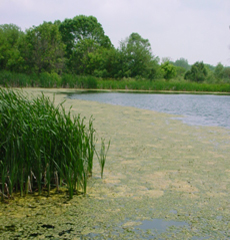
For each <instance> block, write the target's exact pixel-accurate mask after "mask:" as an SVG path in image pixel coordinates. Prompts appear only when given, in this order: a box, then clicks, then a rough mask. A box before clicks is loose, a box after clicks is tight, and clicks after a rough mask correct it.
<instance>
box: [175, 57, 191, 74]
mask: <svg viewBox="0 0 230 240" xmlns="http://www.w3.org/2000/svg"><path fill="white" fill-rule="evenodd" d="M174 66H176V67H182V68H185V69H186V70H187V71H188V70H190V68H191V66H190V65H189V64H188V60H187V59H184V58H180V59H178V60H176V61H175V62H174Z"/></svg>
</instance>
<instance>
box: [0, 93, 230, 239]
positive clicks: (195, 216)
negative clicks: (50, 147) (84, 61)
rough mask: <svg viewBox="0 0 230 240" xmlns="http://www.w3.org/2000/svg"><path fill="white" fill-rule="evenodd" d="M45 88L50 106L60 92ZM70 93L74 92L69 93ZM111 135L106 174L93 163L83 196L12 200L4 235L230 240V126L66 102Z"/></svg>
mask: <svg viewBox="0 0 230 240" xmlns="http://www.w3.org/2000/svg"><path fill="white" fill-rule="evenodd" d="M26 91H27V92H28V93H33V94H34V95H35V96H36V95H37V94H40V93H41V91H43V92H44V94H45V96H49V97H51V98H52V96H53V93H54V92H56V93H58V92H59V94H56V97H55V104H58V103H60V102H62V101H63V100H64V99H65V97H66V95H65V94H64V93H63V89H62V90H57V89H56V90H50V89H48V90H46V89H42V90H41V89H26ZM66 92H71V90H66ZM71 105H72V109H71V114H73V115H77V114H79V113H80V114H81V116H85V117H86V119H87V120H88V119H90V117H91V115H93V117H94V119H95V120H94V128H95V129H96V137H103V138H105V139H111V145H110V149H109V152H108V156H107V160H106V163H105V169H104V177H103V179H101V178H100V174H101V171H100V165H99V163H98V162H97V161H94V167H93V175H92V178H90V179H89V182H88V190H87V194H86V196H85V197H84V196H82V195H79V196H73V199H72V200H68V197H67V195H66V194H60V195H56V194H51V196H50V197H48V198H47V197H45V196H43V195H42V196H40V197H39V196H38V197H30V196H26V197H25V198H17V197H15V200H14V201H9V203H8V204H0V238H1V239H30V238H31V239H32V238H35V239H173V238H174V239H229V238H230V231H229V229H230V222H229V220H230V216H229V214H230V198H229V192H230V165H229V161H230V160H229V156H230V147H229V146H230V130H229V129H225V128H220V127H197V126H188V125H185V124H183V123H182V122H180V121H178V120H175V119H172V115H169V114H164V113H156V112H153V111H148V110H140V109H136V108H132V107H120V106H111V105H107V104H100V103H96V102H89V101H81V100H70V99H67V100H66V102H65V103H64V106H65V108H66V109H68V108H69V107H70V106H71ZM96 148H98V149H100V144H99V143H98V145H96Z"/></svg>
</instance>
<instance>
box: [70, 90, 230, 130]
mask: <svg viewBox="0 0 230 240" xmlns="http://www.w3.org/2000/svg"><path fill="white" fill-rule="evenodd" d="M69 98H71V99H82V100H89V101H97V102H102V103H109V104H113V105H121V106H132V107H137V108H141V109H148V110H154V111H158V112H165V113H170V114H175V115H183V117H182V118H181V117H180V118H178V119H179V120H182V121H183V122H185V123H187V124H190V125H201V126H204V125H206V126H221V127H226V128H230V96H219V95H192V94H144V93H81V94H73V95H70V96H69Z"/></svg>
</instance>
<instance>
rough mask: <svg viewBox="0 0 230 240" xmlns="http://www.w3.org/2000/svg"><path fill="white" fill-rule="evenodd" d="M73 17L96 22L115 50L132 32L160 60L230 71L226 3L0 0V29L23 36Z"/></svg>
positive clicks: (206, 0) (229, 9) (210, 0)
mask: <svg viewBox="0 0 230 240" xmlns="http://www.w3.org/2000/svg"><path fill="white" fill-rule="evenodd" d="M77 15H86V16H90V15H92V16H94V17H96V18H97V20H98V22H99V23H100V24H101V25H102V27H103V29H104V31H105V34H106V35H107V36H109V38H110V40H111V42H112V43H113V45H114V46H115V47H119V43H120V41H122V40H125V39H126V38H127V37H128V36H129V35H130V34H131V33H133V32H136V33H138V34H140V35H141V37H142V38H144V39H148V40H149V42H150V44H151V47H152V52H153V55H154V56H158V57H159V58H160V59H162V58H169V59H170V60H172V61H176V60H177V59H180V58H185V59H187V60H188V62H189V64H193V63H195V62H196V61H203V62H204V63H207V64H211V65H214V66H216V65H217V64H218V63H219V62H221V63H222V64H223V65H224V66H230V27H229V26H230V0H141V1H140V0H39V1H38V0H0V24H10V23H13V24H16V25H17V26H19V27H21V29H22V30H23V31H25V29H28V28H30V27H32V26H38V25H40V24H42V23H43V22H44V21H46V22H48V21H51V22H53V21H55V20H60V21H63V20H64V19H66V18H73V17H75V16H77Z"/></svg>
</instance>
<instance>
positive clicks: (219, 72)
mask: <svg viewBox="0 0 230 240" xmlns="http://www.w3.org/2000/svg"><path fill="white" fill-rule="evenodd" d="M214 76H215V77H216V78H217V79H222V78H223V77H224V66H223V65H222V64H221V63H218V64H217V65H216V67H215V70H214Z"/></svg>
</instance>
